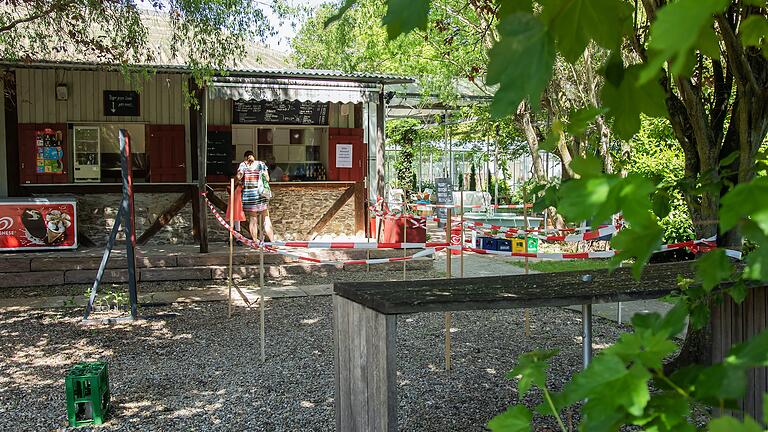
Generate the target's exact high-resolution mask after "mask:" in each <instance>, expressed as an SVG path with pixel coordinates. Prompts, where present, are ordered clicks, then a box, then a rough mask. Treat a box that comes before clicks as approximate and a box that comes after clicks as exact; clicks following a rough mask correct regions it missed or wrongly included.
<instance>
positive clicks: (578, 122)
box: [565, 106, 608, 135]
mask: <svg viewBox="0 0 768 432" xmlns="http://www.w3.org/2000/svg"><path fill="white" fill-rule="evenodd" d="M606 111H608V110H607V109H606V108H596V107H593V106H588V107H584V108H580V109H578V110H576V111H571V112H570V114H568V126H566V128H565V129H566V130H567V131H568V132H569V133H570V134H571V135H583V134H584V131H586V130H587V126H589V124H590V123H592V121H593V120H595V118H596V117H597V116H599V115H601V114H605V113H606Z"/></svg>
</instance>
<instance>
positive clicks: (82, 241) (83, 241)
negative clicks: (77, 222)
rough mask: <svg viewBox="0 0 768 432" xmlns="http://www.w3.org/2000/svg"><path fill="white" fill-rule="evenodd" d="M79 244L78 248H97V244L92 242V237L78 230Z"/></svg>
mask: <svg viewBox="0 0 768 432" xmlns="http://www.w3.org/2000/svg"><path fill="white" fill-rule="evenodd" d="M77 242H78V243H79V245H78V246H84V247H93V246H96V243H95V242H94V241H93V240H91V238H90V237H88V235H87V234H85V232H83V231H80V230H77Z"/></svg>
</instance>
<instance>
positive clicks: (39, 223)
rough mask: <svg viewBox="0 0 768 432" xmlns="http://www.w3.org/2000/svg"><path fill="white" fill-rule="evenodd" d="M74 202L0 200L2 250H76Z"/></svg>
mask: <svg viewBox="0 0 768 432" xmlns="http://www.w3.org/2000/svg"><path fill="white" fill-rule="evenodd" d="M76 248H77V202H76V201H75V200H74V199H57V200H48V199H44V198H10V199H2V200H0V251H21V250H46V249H76Z"/></svg>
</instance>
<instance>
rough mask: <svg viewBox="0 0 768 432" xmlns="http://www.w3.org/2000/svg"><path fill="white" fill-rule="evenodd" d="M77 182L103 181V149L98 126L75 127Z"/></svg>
mask: <svg viewBox="0 0 768 432" xmlns="http://www.w3.org/2000/svg"><path fill="white" fill-rule="evenodd" d="M73 132H74V134H73V135H74V141H75V145H74V149H75V155H74V156H75V157H74V161H75V182H98V181H100V180H101V161H100V159H101V147H100V141H99V128H98V127H96V126H75V127H74V130H73Z"/></svg>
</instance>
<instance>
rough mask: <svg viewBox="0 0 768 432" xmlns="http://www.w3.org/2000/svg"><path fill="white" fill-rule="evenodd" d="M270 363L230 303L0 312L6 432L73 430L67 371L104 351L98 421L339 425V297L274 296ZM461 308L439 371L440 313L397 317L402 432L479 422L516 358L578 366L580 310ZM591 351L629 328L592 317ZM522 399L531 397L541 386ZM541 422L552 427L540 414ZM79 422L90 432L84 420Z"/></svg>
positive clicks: (252, 322)
mask: <svg viewBox="0 0 768 432" xmlns="http://www.w3.org/2000/svg"><path fill="white" fill-rule="evenodd" d="M267 306H268V308H267V315H266V317H267V328H266V334H267V362H266V363H265V364H261V363H260V362H259V360H258V352H259V350H258V314H257V313H253V312H247V311H246V310H238V313H237V314H236V315H234V316H233V317H232V318H231V319H229V320H228V319H226V305H225V304H224V303H197V304H185V305H171V306H166V307H155V308H143V309H142V312H143V313H144V314H145V316H149V317H151V316H152V315H155V316H156V317H155V318H152V319H148V320H146V321H141V322H138V323H133V324H118V325H112V326H101V325H100V326H87V327H84V326H81V325H79V324H78V323H79V318H80V312H81V311H80V310H79V309H76V310H75V309H48V310H32V311H25V312H7V311H6V312H3V313H2V314H1V315H0V430H56V429H63V428H64V427H65V426H66V404H65V399H64V375H65V373H66V371H67V370H68V368H69V367H71V366H72V365H73V364H74V363H76V362H79V361H84V360H89V361H90V360H97V359H99V360H107V361H108V362H109V368H110V371H109V372H110V382H111V385H112V394H113V404H114V408H113V411H112V416H111V419H110V420H109V421H108V422H107V424H106V425H104V426H103V427H100V428H98V430H115V431H118V430H120V431H136V430H147V431H150V430H151V431H159V430H163V431H168V430H180V431H189V430H206V431H208V430H221V431H224V430H257V431H296V430H311V431H331V430H333V429H334V403H333V397H334V389H333V342H332V340H333V339H332V322H331V310H332V309H331V299H330V297H307V298H298V299H276V300H273V301H270V302H269V303H268V304H267ZM530 316H531V333H532V336H531V337H525V336H524V334H523V325H522V323H523V311H521V310H511V311H474V312H462V313H455V314H454V319H453V323H454V324H453V325H454V330H453V342H454V343H453V345H454V356H453V359H454V368H455V369H454V371H453V372H452V373H451V374H446V373H445V372H444V371H443V370H442V367H443V364H442V363H443V360H442V359H443V351H442V349H443V345H442V344H443V335H442V333H441V329H442V326H443V315H442V314H418V315H407V316H401V317H400V319H399V323H398V328H399V338H398V392H399V399H398V400H399V405H400V409H399V415H400V417H399V426H400V430H403V431H458V430H461V431H473V430H482V429H483V425H484V424H485V423H486V422H487V421H488V420H489V419H490V418H492V417H493V416H494V415H495V414H497V413H499V412H501V411H503V410H504V409H505V407H506V406H507V405H508V404H509V403H510V402H515V401H516V398H517V396H516V391H515V390H514V387H515V383H514V382H511V381H508V380H507V379H505V377H504V375H505V373H506V372H507V371H508V370H509V369H511V368H512V366H513V362H514V359H515V358H516V356H518V355H519V354H521V353H523V352H527V351H531V350H533V349H549V348H559V349H560V350H561V352H560V354H559V355H558V356H557V357H556V358H555V359H554V365H553V368H552V373H551V374H550V384H551V386H553V387H554V388H556V389H557V388H560V387H561V386H562V385H563V384H564V383H565V382H566V381H567V379H568V378H569V377H570V376H571V375H572V374H573V373H574V372H576V371H577V370H578V369H579V368H580V365H581V345H580V335H579V330H580V317H579V314H577V313H575V312H571V311H568V310H564V309H559V308H542V309H534V310H531V313H530ZM593 331H594V343H595V348H596V349H600V348H602V347H604V346H606V345H608V344H610V343H612V342H614V341H615V340H616V338H617V337H618V336H619V334H620V331H621V329H620V328H618V327H617V326H616V325H615V324H614V323H612V322H610V321H606V320H601V319H596V320H595V325H594V329H593ZM525 402H526V403H527V404H528V405H529V406H534V405H535V404H536V403H537V402H538V396H536V395H532V396H528V397H527V398H526V400H525ZM536 422H537V424H536V426H535V430H537V431H542V430H550V429H551V430H554V426H555V425H554V423H553V422H550V421H548V420H546V419H540V418H537V419H536ZM83 430H88V429H87V428H86V429H83Z"/></svg>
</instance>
